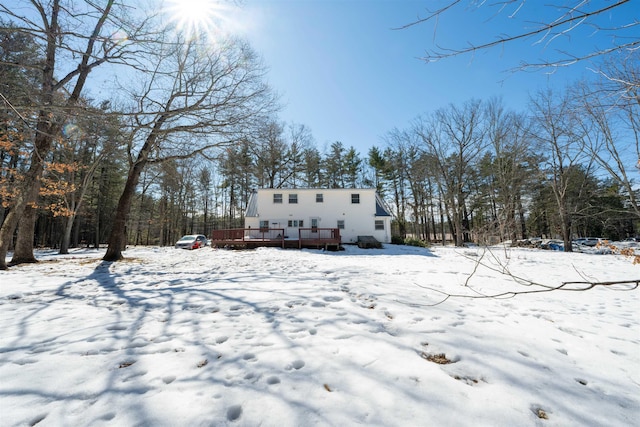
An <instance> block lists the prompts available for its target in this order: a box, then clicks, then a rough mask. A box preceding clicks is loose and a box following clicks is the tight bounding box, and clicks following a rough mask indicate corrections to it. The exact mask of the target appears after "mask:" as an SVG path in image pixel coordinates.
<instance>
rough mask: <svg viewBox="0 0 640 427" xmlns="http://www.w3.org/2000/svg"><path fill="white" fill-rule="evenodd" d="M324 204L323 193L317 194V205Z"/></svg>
mask: <svg viewBox="0 0 640 427" xmlns="http://www.w3.org/2000/svg"><path fill="white" fill-rule="evenodd" d="M322 202H324V198H323V196H322V193H318V194H316V203H322Z"/></svg>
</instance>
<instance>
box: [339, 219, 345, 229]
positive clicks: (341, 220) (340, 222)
mask: <svg viewBox="0 0 640 427" xmlns="http://www.w3.org/2000/svg"><path fill="white" fill-rule="evenodd" d="M338 228H339V229H340V230H344V219H339V220H338Z"/></svg>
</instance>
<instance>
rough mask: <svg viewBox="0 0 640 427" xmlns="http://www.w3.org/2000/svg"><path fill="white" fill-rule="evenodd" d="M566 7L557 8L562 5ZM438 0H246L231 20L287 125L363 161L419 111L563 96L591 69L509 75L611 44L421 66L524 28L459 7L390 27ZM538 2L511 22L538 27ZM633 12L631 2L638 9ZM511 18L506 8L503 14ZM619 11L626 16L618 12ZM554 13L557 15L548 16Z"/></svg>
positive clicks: (512, 51) (583, 39)
mask: <svg viewBox="0 0 640 427" xmlns="http://www.w3.org/2000/svg"><path fill="white" fill-rule="evenodd" d="M563 2H564V0H561V1H559V2H558V3H563ZM439 4H440V5H441V4H443V2H442V1H435V0H433V1H415V0H396V1H391V0H367V1H365V0H273V1H271V0H246V1H245V2H244V6H243V8H242V10H241V11H240V12H239V13H238V18H237V19H242V20H244V21H245V23H244V27H245V29H244V31H245V32H246V36H247V37H248V38H249V40H250V42H251V44H252V45H253V47H254V48H255V50H256V51H257V52H258V53H259V54H261V55H262V57H263V58H264V61H265V63H266V64H267V66H268V67H269V68H270V73H269V81H270V83H271V85H272V86H273V87H274V89H275V90H277V91H278V92H279V93H281V94H282V101H283V102H284V104H285V108H284V109H283V111H282V112H281V115H280V118H281V120H283V121H285V122H295V123H302V124H305V125H307V126H309V127H310V128H311V130H312V132H313V135H314V137H315V139H316V144H317V147H318V148H319V149H320V150H323V148H324V147H325V146H327V145H329V144H331V143H332V142H334V141H341V142H342V143H343V144H344V145H345V146H347V147H349V146H354V147H355V148H356V150H358V151H359V152H360V154H362V155H366V154H367V152H368V150H369V148H370V147H371V146H373V145H378V146H383V145H384V142H383V140H382V138H383V137H384V135H385V134H386V133H387V132H389V131H390V130H391V129H393V128H394V127H397V128H404V127H407V126H408V124H409V122H410V121H411V120H412V119H413V118H415V117H416V116H418V115H419V114H422V113H426V112H430V111H433V110H436V109H438V108H441V107H445V106H447V105H448V104H450V103H454V104H460V103H463V102H464V101H466V100H469V99H471V98H478V99H483V100H484V99H489V98H491V97H494V96H495V97H501V98H502V99H503V101H504V103H505V104H506V105H507V106H508V107H511V108H513V109H517V110H521V109H524V108H525V107H526V103H527V99H528V96H529V94H530V93H533V92H535V91H537V90H539V89H543V88H546V87H547V86H552V87H554V88H558V89H561V88H563V87H565V85H566V84H567V83H568V82H572V81H574V80H576V79H578V78H580V77H581V76H589V75H593V73H592V72H591V71H589V70H588V67H589V66H590V65H591V64H589V63H584V64H576V65H573V66H571V67H569V68H566V69H562V70H560V71H558V72H556V73H555V74H553V75H549V74H548V73H545V72H542V71H538V72H518V73H512V72H509V71H508V70H510V69H512V68H514V67H516V66H518V64H519V63H520V62H521V61H522V60H528V61H532V62H535V61H537V60H539V59H540V58H544V57H546V56H548V55H550V54H553V53H554V52H555V51H556V50H557V49H568V50H571V51H572V52H576V51H581V50H582V49H589V48H591V47H592V46H594V45H597V46H600V47H604V46H607V45H609V44H610V43H611V41H610V39H607V37H606V34H603V32H601V31H600V32H595V31H593V29H592V28H587V27H584V26H583V27H582V28H579V29H578V30H574V31H572V32H571V33H569V34H568V35H567V36H564V37H561V38H558V39H555V40H553V42H551V43H550V44H545V43H538V44H536V43H535V42H536V41H537V40H538V39H528V40H526V41H523V42H520V43H517V44H515V43H514V44H512V45H508V46H506V47H505V48H503V49H501V48H496V49H493V50H490V51H487V52H483V53H480V54H477V55H475V56H473V57H472V56H464V57H457V58H453V59H446V60H443V61H440V62H436V63H430V64H427V63H425V62H424V61H421V60H420V59H419V57H421V56H422V55H424V53H425V51H426V50H428V49H433V48H434V36H435V40H436V41H437V42H438V43H440V44H441V45H447V46H451V45H455V46H463V45H465V44H466V42H467V41H476V42H479V41H490V40H492V38H493V37H495V36H497V35H498V34H501V33H509V34H515V33H516V32H517V31H518V28H521V27H522V25H529V26H530V27H533V26H535V23H533V22H531V23H529V24H523V23H522V22H520V21H518V20H517V19H509V18H508V17H507V13H502V14H500V15H498V16H496V17H493V18H492V16H491V14H492V13H493V12H494V10H493V9H489V8H486V7H485V8H483V9H480V10H479V11H472V12H470V11H465V10H464V8H458V9H457V10H455V11H452V12H453V13H449V14H447V15H445V18H446V19H441V20H440V22H439V23H438V28H437V30H435V32H434V27H433V25H418V26H414V27H410V28H408V29H405V30H394V28H397V27H400V26H402V25H404V24H407V23H410V22H412V21H414V20H415V19H416V18H417V17H418V16H419V15H420V16H424V15H425V13H426V12H425V11H426V9H427V8H432V9H434V8H436V7H437V5H439ZM543 4H546V2H545V3H543V2H542V1H539V2H537V1H536V2H527V3H526V4H525V6H526V7H527V8H528V9H525V10H521V11H520V12H519V15H517V16H518V17H523V16H526V17H527V18H528V19H530V20H535V21H538V20H540V21H543V20H544V19H545V13H546V14H548V13H549V12H551V11H549V10H547V9H545V8H544V7H542V5H543ZM636 6H637V4H636ZM509 12H511V11H509ZM620 12H623V13H622V14H621V13H620ZM634 14H635V15H636V17H637V15H638V12H636V11H635V9H634V8H633V7H631V6H628V7H627V6H625V7H623V8H621V9H619V10H618V11H617V12H616V15H607V16H604V17H603V18H602V19H603V20H604V21H603V22H605V23H606V25H610V24H611V22H607V21H610V20H611V21H615V20H616V19H620V18H622V19H629V17H630V16H631V17H632V16H633V15H634ZM554 15H557V13H556V12H554Z"/></svg>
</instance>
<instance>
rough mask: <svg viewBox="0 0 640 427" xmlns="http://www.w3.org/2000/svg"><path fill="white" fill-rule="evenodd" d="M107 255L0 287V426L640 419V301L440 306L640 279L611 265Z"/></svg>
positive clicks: (544, 260)
mask: <svg viewBox="0 0 640 427" xmlns="http://www.w3.org/2000/svg"><path fill="white" fill-rule="evenodd" d="M103 253H104V252H103V251H95V250H77V251H75V252H73V253H72V254H71V255H67V256H59V255H56V254H55V253H54V252H46V251H43V252H39V253H38V257H39V259H41V261H42V262H40V263H38V264H37V265H23V266H18V267H14V268H11V269H10V270H8V271H4V272H0V324H1V325H2V329H1V330H2V332H1V334H0V425H1V426H29V425H38V426H71V425H73V426H100V425H117V426H133V425H137V426H226V425H229V426H352V425H366V426H630V425H638V424H637V423H638V420H640V327H639V321H640V315H639V313H640V302H639V294H640V290H638V289H636V290H631V291H628V290H627V291H625V289H628V288H629V286H627V287H625V286H621V285H617V286H614V287H607V288H605V287H598V288H595V289H592V290H590V291H587V292H565V291H555V292H551V293H539V294H528V295H520V296H517V297H515V298H502V299H496V298H491V299H482V298H475V299H473V298H461V297H454V298H449V299H447V300H446V301H444V302H442V303H441V304H436V303H438V302H440V301H442V300H443V299H444V294H442V293H440V292H446V293H454V294H464V295H468V296H480V295H481V294H494V293H502V292H505V291H513V290H531V289H537V288H536V287H535V286H526V285H524V284H518V283H516V282H515V281H514V279H513V278H512V277H510V276H509V275H505V274H502V272H504V271H509V272H510V273H511V274H513V275H515V276H518V277H520V278H525V279H529V280H533V281H536V282H539V283H542V284H546V285H552V286H557V285H559V284H560V283H562V282H565V281H585V280H586V281H611V280H631V279H640V265H633V264H632V262H631V260H630V259H628V258H624V257H622V256H619V255H593V254H584V253H568V254H567V253H560V252H551V251H541V250H531V249H509V250H504V249H499V248H493V249H492V250H491V251H490V252H485V250H484V249H481V248H467V249H455V248H440V247H436V248H432V249H431V250H428V249H422V248H414V247H404V246H390V245H387V246H385V248H384V249H382V250H375V249H370V250H362V249H359V248H357V247H347V248H346V250H345V251H343V252H322V251H313V250H303V251H298V250H282V249H273V248H271V249H267V248H263V249H258V250H253V251H226V250H213V249H211V248H205V249H200V250H196V251H185V250H179V249H173V248H130V249H128V250H127V251H126V253H125V255H126V256H127V260H125V261H123V262H118V263H105V262H102V261H101V260H100V258H101V256H102V255H103ZM478 260H480V261H481V262H482V264H483V265H478V263H477V261H478ZM471 273H473V275H471ZM469 277H471V278H470V279H469ZM434 304H436V305H434ZM437 362H441V363H437ZM443 362H444V363H443Z"/></svg>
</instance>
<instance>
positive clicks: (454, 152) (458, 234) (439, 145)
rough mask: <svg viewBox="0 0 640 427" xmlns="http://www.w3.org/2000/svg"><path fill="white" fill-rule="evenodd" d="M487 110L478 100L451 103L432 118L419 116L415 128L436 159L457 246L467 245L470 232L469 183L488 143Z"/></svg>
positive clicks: (440, 184)
mask: <svg viewBox="0 0 640 427" xmlns="http://www.w3.org/2000/svg"><path fill="white" fill-rule="evenodd" d="M483 110H484V107H483V105H482V103H481V102H480V101H477V100H471V101H468V102H466V103H465V104H464V105H463V106H462V107H458V106H455V105H450V106H449V107H448V108H443V109H439V110H437V111H436V113H435V114H434V115H433V116H432V117H430V118H424V117H423V118H419V119H418V120H417V121H416V122H415V124H414V129H413V131H414V132H415V134H416V135H417V136H418V137H419V138H420V139H421V140H422V142H423V143H424V147H425V151H426V152H427V153H428V154H429V155H431V157H432V158H433V159H434V160H435V161H436V165H437V168H438V172H439V179H438V180H437V185H438V186H440V188H441V193H442V194H443V195H444V202H445V205H446V207H447V210H448V211H449V214H450V216H451V225H452V227H453V233H454V238H455V243H456V246H461V245H463V243H464V242H465V234H466V233H467V232H468V220H467V218H466V213H467V212H466V209H467V206H466V203H467V195H468V188H467V185H468V181H469V179H470V176H471V175H470V174H471V172H472V169H473V165H474V163H475V162H477V161H478V157H479V156H480V154H481V153H482V151H483V150H484V147H485V144H486V140H485V128H484V123H483V122H484V111H483ZM465 224H467V225H466V226H465Z"/></svg>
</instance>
